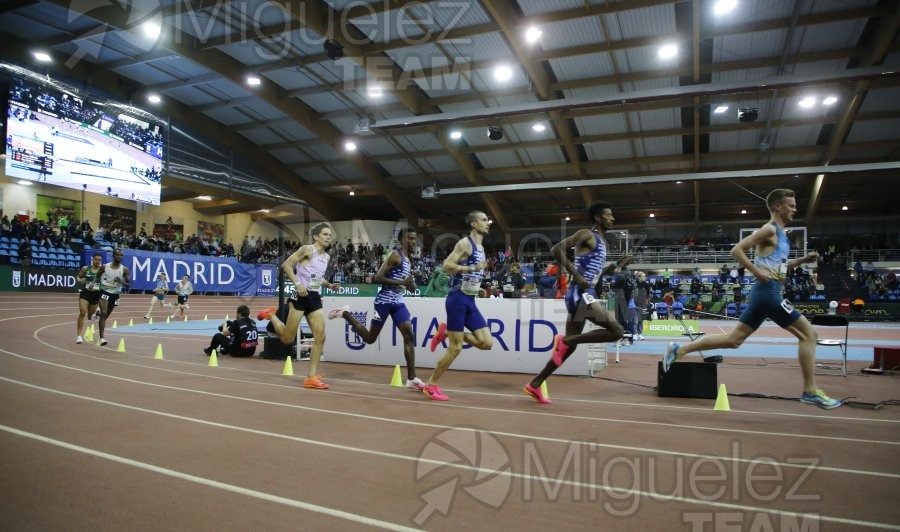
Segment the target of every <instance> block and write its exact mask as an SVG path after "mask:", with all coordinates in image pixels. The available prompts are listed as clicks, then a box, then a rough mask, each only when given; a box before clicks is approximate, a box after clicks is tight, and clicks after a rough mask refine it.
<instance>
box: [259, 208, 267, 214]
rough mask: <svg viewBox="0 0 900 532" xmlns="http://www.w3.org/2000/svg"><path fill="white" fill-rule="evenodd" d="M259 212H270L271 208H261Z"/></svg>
mask: <svg viewBox="0 0 900 532" xmlns="http://www.w3.org/2000/svg"><path fill="white" fill-rule="evenodd" d="M259 212H261V213H264V214H269V209H260V210H259Z"/></svg>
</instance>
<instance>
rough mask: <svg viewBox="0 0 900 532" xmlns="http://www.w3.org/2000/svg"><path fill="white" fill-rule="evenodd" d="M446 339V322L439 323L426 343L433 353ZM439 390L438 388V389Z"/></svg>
mask: <svg viewBox="0 0 900 532" xmlns="http://www.w3.org/2000/svg"><path fill="white" fill-rule="evenodd" d="M446 339H447V324H446V323H441V324H440V325H438V329H437V332H436V333H434V336H433V337H432V338H431V343H430V344H429V345H428V348H429V349H431V352H432V353H433V352H434V350H435V349H437V346H438V344H439V343H441V342H443V341H444V340H446ZM438 391H440V389H438ZM439 401H446V399H439Z"/></svg>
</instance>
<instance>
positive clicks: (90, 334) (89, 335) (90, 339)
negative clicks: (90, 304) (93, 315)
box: [84, 325, 94, 342]
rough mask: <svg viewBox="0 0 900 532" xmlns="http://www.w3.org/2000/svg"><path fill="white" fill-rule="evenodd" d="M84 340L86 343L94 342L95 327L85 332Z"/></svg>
mask: <svg viewBox="0 0 900 532" xmlns="http://www.w3.org/2000/svg"><path fill="white" fill-rule="evenodd" d="M84 340H85V341H86V342H93V341H94V326H93V325H91V326H90V327H88V328H87V330H86V331H84Z"/></svg>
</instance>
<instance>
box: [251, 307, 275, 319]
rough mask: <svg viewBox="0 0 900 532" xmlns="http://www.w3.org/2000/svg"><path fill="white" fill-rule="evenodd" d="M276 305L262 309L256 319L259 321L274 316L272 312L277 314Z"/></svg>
mask: <svg viewBox="0 0 900 532" xmlns="http://www.w3.org/2000/svg"><path fill="white" fill-rule="evenodd" d="M275 310H277V309H276V308H275V307H269V308H267V309H265V310H260V311H259V314H257V315H256V319H257V320H259V321H263V320H267V319H269V318H271V317H272V314H275Z"/></svg>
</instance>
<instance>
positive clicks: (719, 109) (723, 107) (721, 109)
mask: <svg viewBox="0 0 900 532" xmlns="http://www.w3.org/2000/svg"><path fill="white" fill-rule="evenodd" d="M727 110H728V106H727V105H720V106H718V107H716V110H715V111H713V112H714V113H716V114H717V115H720V114H722V113H724V112H725V111H727Z"/></svg>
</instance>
